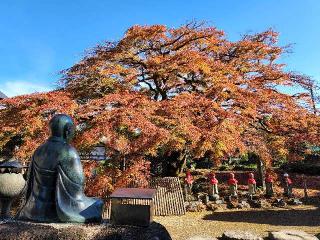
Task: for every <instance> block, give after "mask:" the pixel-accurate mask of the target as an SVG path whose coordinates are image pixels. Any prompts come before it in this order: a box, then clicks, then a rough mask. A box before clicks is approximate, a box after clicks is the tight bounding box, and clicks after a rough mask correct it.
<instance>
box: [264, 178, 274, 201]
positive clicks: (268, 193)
mask: <svg viewBox="0 0 320 240" xmlns="http://www.w3.org/2000/svg"><path fill="white" fill-rule="evenodd" d="M265 182H266V196H267V197H272V196H273V193H274V192H273V178H272V176H271V175H270V174H267V175H266V179H265Z"/></svg>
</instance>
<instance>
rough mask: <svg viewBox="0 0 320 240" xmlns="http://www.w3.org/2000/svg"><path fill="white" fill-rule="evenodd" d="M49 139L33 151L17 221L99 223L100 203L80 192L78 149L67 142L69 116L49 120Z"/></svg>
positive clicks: (71, 130) (70, 124) (81, 178)
mask: <svg viewBox="0 0 320 240" xmlns="http://www.w3.org/2000/svg"><path fill="white" fill-rule="evenodd" d="M50 128H51V137H49V139H48V140H47V141H46V142H45V143H44V144H42V145H41V146H40V147H38V148H37V150H36V151H35V152H34V154H33V157H32V160H31V163H30V166H29V170H28V180H27V185H26V191H25V196H24V203H23V206H22V208H21V209H20V211H19V212H18V214H17V218H18V219H20V220H30V221H37V222H78V223H85V222H99V221H101V219H102V209H103V202H102V201H101V200H100V199H96V198H89V197H86V196H85V195H84V193H83V185H84V175H83V170H82V166H81V162H80V158H79V155H78V153H77V150H76V149H75V148H74V147H72V146H71V145H70V144H69V142H70V141H71V140H72V139H73V137H74V132H75V127H74V123H73V121H72V119H71V118H70V117H69V116H68V115H64V114H57V115H55V116H54V117H53V118H52V119H51V120H50Z"/></svg>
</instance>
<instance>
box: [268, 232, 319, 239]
mask: <svg viewBox="0 0 320 240" xmlns="http://www.w3.org/2000/svg"><path fill="white" fill-rule="evenodd" d="M269 238H270V239H271V240H318V238H317V237H315V236H312V235H311V234H308V233H306V232H304V231H298V230H281V231H279V232H270V233H269Z"/></svg>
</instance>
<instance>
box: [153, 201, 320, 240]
mask: <svg viewBox="0 0 320 240" xmlns="http://www.w3.org/2000/svg"><path fill="white" fill-rule="evenodd" d="M155 221H157V222H159V223H161V224H162V225H164V226H165V227H166V228H167V230H168V231H169V233H170V234H171V236H172V239H173V240H185V239H188V238H189V237H191V236H195V235H197V236H203V237H205V236H207V237H218V236H220V235H221V234H222V233H223V232H224V231H225V230H250V231H252V232H255V233H258V234H260V235H262V236H267V235H268V232H270V231H276V230H281V229H296V230H303V231H305V232H308V233H311V234H314V235H316V234H319V233H320V209H319V208H317V207H313V206H301V207H295V208H291V209H270V210H265V209H264V210H258V209H251V210H227V211H224V212H209V211H205V212H201V213H187V214H186V215H184V216H172V217H156V218H155Z"/></svg>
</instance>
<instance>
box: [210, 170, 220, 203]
mask: <svg viewBox="0 0 320 240" xmlns="http://www.w3.org/2000/svg"><path fill="white" fill-rule="evenodd" d="M218 183H219V181H218V179H217V178H216V174H215V173H214V172H212V173H210V174H209V184H210V193H209V195H210V196H211V197H212V198H213V199H214V200H218V199H219V190H218Z"/></svg>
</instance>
